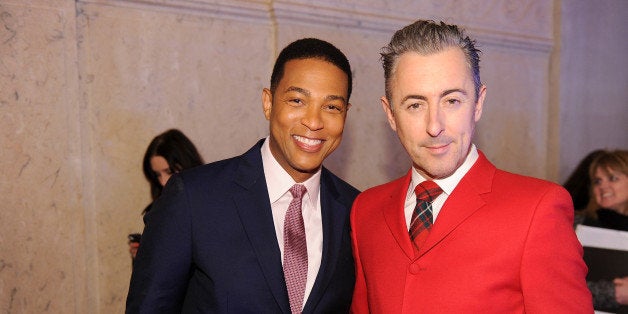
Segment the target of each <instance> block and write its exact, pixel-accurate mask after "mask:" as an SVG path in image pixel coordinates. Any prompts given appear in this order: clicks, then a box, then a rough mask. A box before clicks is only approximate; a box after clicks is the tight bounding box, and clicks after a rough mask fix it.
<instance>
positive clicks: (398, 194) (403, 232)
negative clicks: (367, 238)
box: [382, 169, 414, 259]
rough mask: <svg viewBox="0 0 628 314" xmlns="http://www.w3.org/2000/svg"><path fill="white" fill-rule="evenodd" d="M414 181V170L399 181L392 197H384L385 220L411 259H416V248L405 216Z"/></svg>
mask: <svg viewBox="0 0 628 314" xmlns="http://www.w3.org/2000/svg"><path fill="white" fill-rule="evenodd" d="M411 179H412V169H410V171H409V172H408V174H407V175H406V176H405V177H403V178H400V179H398V180H397V183H398V184H395V185H396V186H395V187H394V188H393V189H392V191H391V193H390V195H388V196H383V197H382V211H383V214H384V220H385V221H386V224H387V225H388V228H389V229H390V232H391V233H392V235H393V237H394V238H395V240H396V241H397V244H399V247H401V249H402V250H403V253H404V254H406V256H407V257H408V258H409V259H412V258H414V248H413V247H412V242H410V235H409V234H408V225H407V224H406V218H405V214H404V207H405V200H406V194H407V191H408V186H409V185H410V180H411Z"/></svg>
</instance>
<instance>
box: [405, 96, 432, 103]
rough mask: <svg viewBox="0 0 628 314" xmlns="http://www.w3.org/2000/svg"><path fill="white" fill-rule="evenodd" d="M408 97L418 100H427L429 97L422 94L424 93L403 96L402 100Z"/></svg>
mask: <svg viewBox="0 0 628 314" xmlns="http://www.w3.org/2000/svg"><path fill="white" fill-rule="evenodd" d="M408 99H416V100H427V97H425V96H422V95H407V96H406V97H403V98H402V99H401V102H405V101H407V100H408Z"/></svg>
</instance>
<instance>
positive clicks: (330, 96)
mask: <svg viewBox="0 0 628 314" xmlns="http://www.w3.org/2000/svg"><path fill="white" fill-rule="evenodd" d="M325 100H327V101H333V100H340V101H342V102H343V103H347V100H346V99H345V98H344V97H342V96H339V95H329V96H327V97H325Z"/></svg>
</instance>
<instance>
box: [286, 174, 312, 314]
mask: <svg viewBox="0 0 628 314" xmlns="http://www.w3.org/2000/svg"><path fill="white" fill-rule="evenodd" d="M305 192H306V189H305V186H303V185H301V184H295V185H293V186H292V187H291V188H290V193H291V194H292V197H293V199H292V201H291V202H290V205H289V206H288V211H287V212H286V219H285V221H284V227H283V228H284V229H283V247H284V256H283V273H284V277H285V279H286V287H287V288H288V297H289V299H290V311H291V312H292V313H301V309H302V306H303V296H304V294H305V283H306V281H307V243H306V242H305V225H304V224H303V215H302V213H301V199H302V198H303V195H304V194H305Z"/></svg>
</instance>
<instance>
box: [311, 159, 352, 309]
mask: <svg viewBox="0 0 628 314" xmlns="http://www.w3.org/2000/svg"><path fill="white" fill-rule="evenodd" d="M322 171H323V173H322V174H321V187H320V195H321V220H322V223H323V256H322V260H321V266H320V268H319V270H318V275H317V276H316V281H314V286H313V287H312V291H311V292H310V296H309V297H308V299H307V301H306V303H305V306H304V307H303V312H304V313H308V312H311V309H313V308H315V306H316V304H318V301H319V300H320V298H321V296H322V295H323V292H324V291H325V288H326V287H327V285H328V284H329V282H330V280H331V278H332V276H333V274H334V272H335V268H336V265H337V264H338V258H339V257H338V254H339V253H340V246H341V244H342V232H343V227H344V226H345V225H346V224H348V221H347V219H348V217H349V214H348V211H349V208H346V207H344V206H343V205H342V203H340V202H339V201H338V197H340V196H339V193H338V191H337V190H336V188H335V186H334V185H333V183H332V180H331V179H330V178H329V175H328V173H327V170H326V169H324V168H323V170H322Z"/></svg>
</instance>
